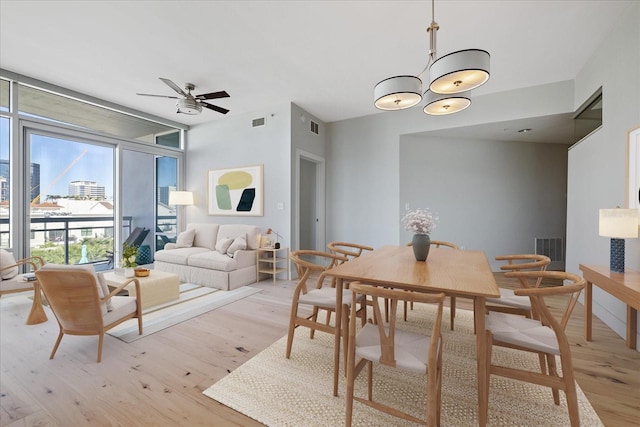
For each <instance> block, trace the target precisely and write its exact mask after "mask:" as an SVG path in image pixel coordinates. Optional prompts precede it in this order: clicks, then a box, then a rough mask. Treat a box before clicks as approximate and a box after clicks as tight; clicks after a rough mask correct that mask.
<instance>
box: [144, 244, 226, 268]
mask: <svg viewBox="0 0 640 427" xmlns="http://www.w3.org/2000/svg"><path fill="white" fill-rule="evenodd" d="M203 252H209V249H207V248H201V247H196V246H193V247H191V248H177V249H170V250H164V251H158V252H156V254H155V260H156V261H162V262H168V263H171V264H181V265H187V258H189V257H190V256H192V255H195V254H199V253H203ZM227 258H228V257H227Z"/></svg>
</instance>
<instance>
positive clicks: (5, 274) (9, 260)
mask: <svg viewBox="0 0 640 427" xmlns="http://www.w3.org/2000/svg"><path fill="white" fill-rule="evenodd" d="M15 263H16V259H15V257H14V256H13V254H12V253H11V252H9V251H7V250H5V249H0V266H2V267H8V266H10V265H13V264H15ZM19 272H20V269H19V268H18V266H17V265H16V266H15V267H13V268H7V269H6V270H2V280H8V279H13V278H14V277H16V276H17V275H18V273H19ZM32 287H33V286H32Z"/></svg>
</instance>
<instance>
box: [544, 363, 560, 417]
mask: <svg viewBox="0 0 640 427" xmlns="http://www.w3.org/2000/svg"><path fill="white" fill-rule="evenodd" d="M547 365H548V367H549V375H553V376H554V377H559V375H558V368H557V367H556V357H555V356H554V355H553V354H547ZM551 392H552V393H553V403H555V404H556V405H560V391H559V390H558V389H557V388H553V387H552V388H551Z"/></svg>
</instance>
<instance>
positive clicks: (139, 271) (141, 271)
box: [133, 268, 151, 277]
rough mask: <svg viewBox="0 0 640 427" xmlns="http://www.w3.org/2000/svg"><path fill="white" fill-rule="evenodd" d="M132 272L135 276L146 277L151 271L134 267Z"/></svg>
mask: <svg viewBox="0 0 640 427" xmlns="http://www.w3.org/2000/svg"><path fill="white" fill-rule="evenodd" d="M133 272H134V273H135V275H136V277H147V276H148V275H149V274H150V273H151V270H149V269H148V268H136V269H134V270H133Z"/></svg>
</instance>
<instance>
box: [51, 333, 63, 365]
mask: <svg viewBox="0 0 640 427" xmlns="http://www.w3.org/2000/svg"><path fill="white" fill-rule="evenodd" d="M63 335H64V332H62V329H60V333H59V334H58V339H57V340H56V343H55V345H54V346H53V350H51V355H50V356H49V359H53V356H55V355H56V351H58V346H59V345H60V341H61V340H62V336H63Z"/></svg>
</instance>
